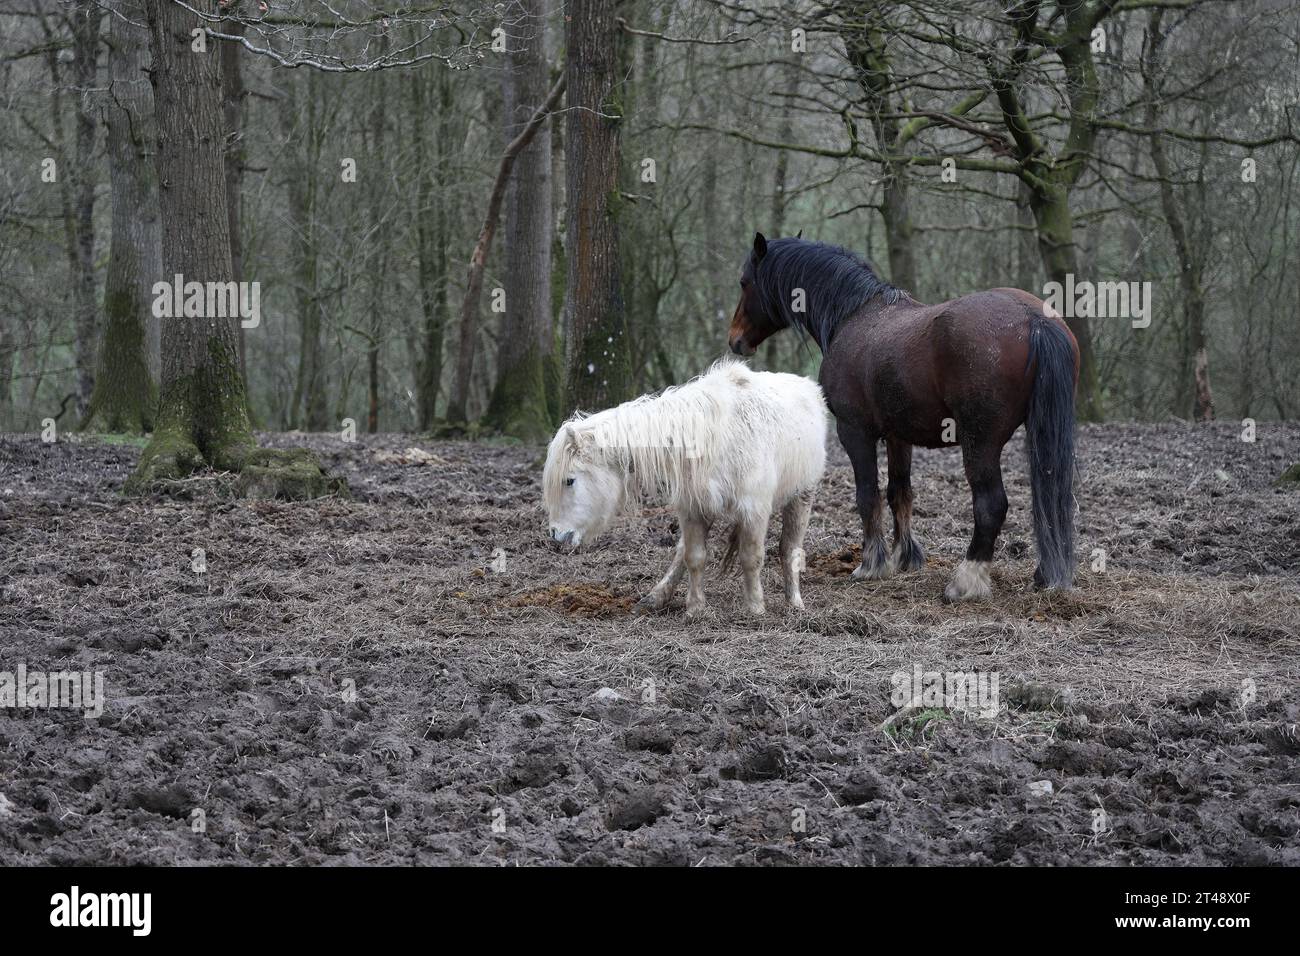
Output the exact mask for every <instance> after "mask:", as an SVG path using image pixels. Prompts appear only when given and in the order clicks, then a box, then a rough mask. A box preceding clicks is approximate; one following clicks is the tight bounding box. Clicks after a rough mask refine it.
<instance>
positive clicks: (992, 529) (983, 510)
mask: <svg viewBox="0 0 1300 956" xmlns="http://www.w3.org/2000/svg"><path fill="white" fill-rule="evenodd" d="M962 457H963V458H964V459H965V463H966V478H967V480H968V481H969V482H970V487H971V497H972V499H973V502H974V506H975V507H974V511H975V534H974V536H973V537H972V538H971V542H970V547H969V548H967V549H966V560H965V561H962V562H961V563H960V564H958V565H957V570H956V571H955V572H954V573H953V576H952V580H951V581H950V582H949V583H948V587H947V588H946V589H945V590H944V592H943V596H944V597H945V598H946V599H947V600H949V601H969V600H978V599H980V598H986V597H989V596H991V595H992V594H993V586H992V584H991V583H990V581H989V562H990V561H992V560H993V546H994V544H996V543H997V540H998V533H999V532H1000V531H1001V530H1002V522H1003V521H1005V520H1006V517H1007V493H1006V490H1005V489H1004V488H1003V487H1002V462H1001V458H1002V447H1001V446H1000V445H996V444H993V443H992V442H989V443H985V444H971V445H967V444H965V443H963V444H962Z"/></svg>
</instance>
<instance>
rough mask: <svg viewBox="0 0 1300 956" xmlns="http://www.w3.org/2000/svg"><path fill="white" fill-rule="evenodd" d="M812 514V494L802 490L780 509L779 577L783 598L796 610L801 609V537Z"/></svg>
mask: <svg viewBox="0 0 1300 956" xmlns="http://www.w3.org/2000/svg"><path fill="white" fill-rule="evenodd" d="M811 514H812V495H811V493H810V492H804V493H803V494H801V495H799V496H798V497H796V498H793V499H791V500H790V501H789V502H788V503H787V504H786V506H785V508H783V509H782V511H781V577H782V580H783V582H784V584H785V600H786V603H787V604H789V605H790V606H791V607H792V608H794V609H795V610H796V611H802V610H803V597H802V596H801V595H800V594H799V572H800V571H802V570H803V567H804V551H803V537H804V534H805V533H806V532H807V531H808V518H809V516H810V515H811Z"/></svg>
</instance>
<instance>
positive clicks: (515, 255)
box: [485, 0, 554, 441]
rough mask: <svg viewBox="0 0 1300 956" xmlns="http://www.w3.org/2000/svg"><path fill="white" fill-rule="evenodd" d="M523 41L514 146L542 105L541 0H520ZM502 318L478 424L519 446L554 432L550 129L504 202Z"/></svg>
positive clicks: (516, 55) (516, 53)
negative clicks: (549, 368) (549, 378)
mask: <svg viewBox="0 0 1300 956" xmlns="http://www.w3.org/2000/svg"><path fill="white" fill-rule="evenodd" d="M520 11H521V13H522V15H523V27H522V29H521V31H520V32H521V33H522V36H520V37H519V38H517V39H515V40H513V41H512V47H513V48H512V49H510V50H509V51H508V56H509V58H510V59H509V62H508V64H507V66H506V69H505V70H504V71H503V73H502V92H503V97H502V98H503V101H504V107H505V109H504V115H505V139H506V141H507V143H509V141H510V140H513V139H514V138H515V136H517V135H518V134H519V131H520V130H521V129H523V127H524V126H525V124H527V122H528V120H529V118H530V117H531V116H532V115H533V113H534V112H536V110H537V109H538V107H540V106H542V105H543V103H545V101H546V95H547V86H548V83H547V72H548V71H547V67H546V49H545V25H546V3H545V0H521V4H520ZM505 217H506V221H505V234H504V236H503V238H504V239H505V266H506V271H505V286H504V288H505V309H506V311H505V313H504V315H503V316H502V323H501V339H500V342H501V344H500V347H499V349H498V351H497V377H496V384H495V386H494V387H493V389H492V397H491V399H490V400H489V402H488V410H487V414H486V416H485V424H486V425H487V426H488V427H489V428H491V429H493V430H494V431H499V432H501V433H503V434H506V435H512V436H514V437H516V438H521V439H523V440H525V441H545V440H546V439H548V438H550V436H551V431H552V428H553V422H552V420H551V415H550V410H549V408H548V406H547V388H546V365H547V362H548V361H549V358H550V354H551V350H552V347H553V345H554V331H553V328H552V322H551V124H550V122H549V121H547V122H546V123H545V124H543V125H542V126H541V127H540V128H539V129H538V130H537V133H536V135H535V136H534V137H533V140H532V142H530V143H529V144H528V146H527V147H525V148H524V149H523V150H522V151H521V152H520V153H519V158H518V159H517V160H516V161H515V168H514V173H513V175H512V177H511V180H510V185H509V187H508V188H507V191H506V197H505Z"/></svg>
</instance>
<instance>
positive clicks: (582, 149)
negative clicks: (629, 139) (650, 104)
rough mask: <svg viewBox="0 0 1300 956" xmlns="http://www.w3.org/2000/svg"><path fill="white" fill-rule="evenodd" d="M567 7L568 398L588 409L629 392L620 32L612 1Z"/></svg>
mask: <svg viewBox="0 0 1300 956" xmlns="http://www.w3.org/2000/svg"><path fill="white" fill-rule="evenodd" d="M567 13H568V19H567V21H566V24H565V33H566V41H567V42H566V47H567V50H568V57H569V60H568V63H567V65H566V70H567V73H568V77H569V98H568V106H569V109H568V114H567V118H566V124H565V126H566V129H565V142H564V145H565V167H566V173H567V177H568V187H567V189H566V190H565V192H566V194H567V196H568V228H567V229H566V236H567V237H568V249H567V250H566V252H567V257H568V264H569V281H568V285H567V288H566V290H565V294H566V300H565V301H566V313H567V314H568V321H567V322H566V323H565V325H566V326H567V327H568V329H569V330H570V334H569V339H568V342H567V343H566V351H567V353H568V356H567V358H568V361H567V365H568V389H567V402H568V404H569V405H570V406H571V407H577V408H583V409H588V410H593V411H594V410H596V409H601V408H608V407H609V406H611V405H616V404H618V403H619V402H621V401H624V400H625V399H626V398H628V397H629V392H630V382H631V368H630V360H629V352H628V336H627V328H626V320H625V316H624V313H623V298H622V292H621V290H620V287H619V256H618V222H617V216H618V206H619V201H620V200H619V195H618V170H619V163H620V161H621V157H620V155H619V126H620V124H621V122H622V115H621V114H622V111H621V107H620V104H619V102H618V96H617V88H616V84H617V82H618V77H617V72H616V65H617V62H618V44H619V37H620V32H619V30H618V27H617V24H616V23H615V20H614V0H571V2H570V4H569V5H568V7H567Z"/></svg>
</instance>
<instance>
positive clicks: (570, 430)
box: [564, 425, 591, 452]
mask: <svg viewBox="0 0 1300 956" xmlns="http://www.w3.org/2000/svg"><path fill="white" fill-rule="evenodd" d="M564 443H565V444H566V445H568V446H569V449H570V450H571V451H573V452H580V451H582V450H583V449H584V448H585V447H586V446H587V445H589V444H590V443H591V435H590V434H587V433H585V432H580V431H578V429H576V428H574V427H573V426H572V425H565V426H564Z"/></svg>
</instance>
